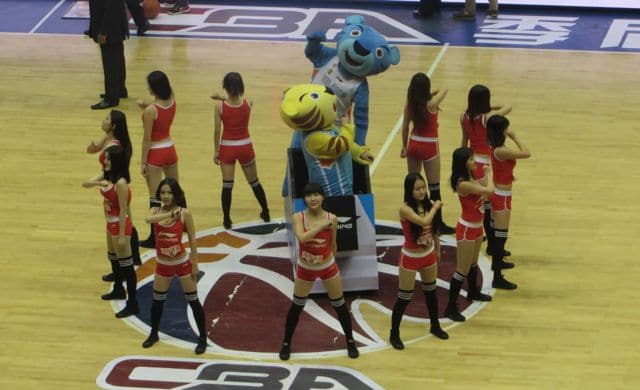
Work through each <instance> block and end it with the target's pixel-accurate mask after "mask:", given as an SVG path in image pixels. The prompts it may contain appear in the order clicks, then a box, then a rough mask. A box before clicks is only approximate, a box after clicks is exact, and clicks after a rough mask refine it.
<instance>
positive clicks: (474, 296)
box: [467, 292, 492, 302]
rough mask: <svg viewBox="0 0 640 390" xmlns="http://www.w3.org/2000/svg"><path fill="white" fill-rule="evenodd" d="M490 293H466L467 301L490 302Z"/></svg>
mask: <svg viewBox="0 0 640 390" xmlns="http://www.w3.org/2000/svg"><path fill="white" fill-rule="evenodd" d="M491 299H492V298H491V295H487V294H483V293H481V292H473V293H467V301H480V302H491Z"/></svg>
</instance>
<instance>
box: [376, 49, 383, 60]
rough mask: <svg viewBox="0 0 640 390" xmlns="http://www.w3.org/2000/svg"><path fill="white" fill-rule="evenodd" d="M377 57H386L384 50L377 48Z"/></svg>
mask: <svg viewBox="0 0 640 390" xmlns="http://www.w3.org/2000/svg"><path fill="white" fill-rule="evenodd" d="M376 57H378V58H382V57H384V50H382V49H380V48H377V49H376Z"/></svg>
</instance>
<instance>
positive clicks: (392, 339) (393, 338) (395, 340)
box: [389, 331, 404, 351]
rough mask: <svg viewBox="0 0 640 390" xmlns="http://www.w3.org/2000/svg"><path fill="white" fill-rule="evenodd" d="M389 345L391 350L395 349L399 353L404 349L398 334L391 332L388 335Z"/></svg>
mask: <svg viewBox="0 0 640 390" xmlns="http://www.w3.org/2000/svg"><path fill="white" fill-rule="evenodd" d="M389 344H391V346H392V347H393V349H397V350H399V351H401V350H403V349H404V343H403V342H402V340H401V339H400V332H394V331H391V334H390V335H389Z"/></svg>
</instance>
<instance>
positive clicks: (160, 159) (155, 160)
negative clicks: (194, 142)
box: [147, 141, 178, 168]
mask: <svg viewBox="0 0 640 390" xmlns="http://www.w3.org/2000/svg"><path fill="white" fill-rule="evenodd" d="M177 162H178V153H176V147H175V146H174V145H173V142H171V141H168V142H161V143H159V144H157V145H152V146H151V149H149V152H148V153H147V164H149V165H153V166H154V167H158V168H165V167H168V166H171V165H174V164H176V163H177Z"/></svg>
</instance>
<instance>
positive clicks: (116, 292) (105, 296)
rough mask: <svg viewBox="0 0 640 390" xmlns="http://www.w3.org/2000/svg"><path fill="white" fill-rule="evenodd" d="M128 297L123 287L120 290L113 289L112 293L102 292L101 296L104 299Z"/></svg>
mask: <svg viewBox="0 0 640 390" xmlns="http://www.w3.org/2000/svg"><path fill="white" fill-rule="evenodd" d="M126 297H127V293H126V292H125V291H124V289H123V288H121V289H119V290H112V291H111V292H110V293H106V294H102V295H101V296H100V298H102V300H103V301H110V300H113V299H125V298H126Z"/></svg>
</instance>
